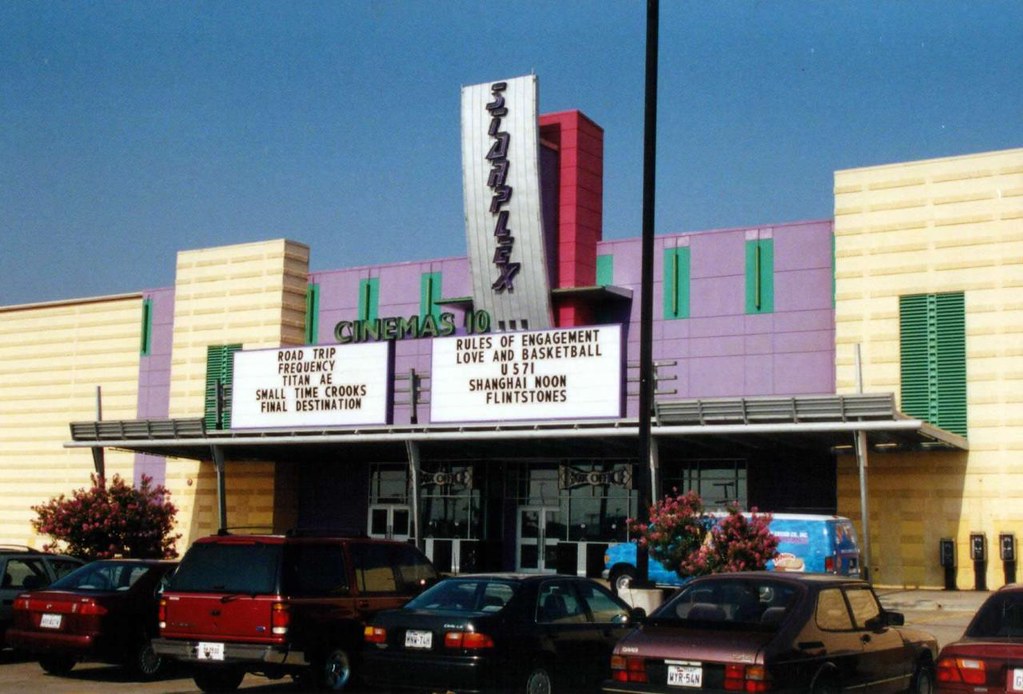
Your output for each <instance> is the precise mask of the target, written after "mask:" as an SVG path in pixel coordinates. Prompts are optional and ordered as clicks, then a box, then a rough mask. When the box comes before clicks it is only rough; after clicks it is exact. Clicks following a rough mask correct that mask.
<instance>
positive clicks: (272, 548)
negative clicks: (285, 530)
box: [169, 542, 282, 594]
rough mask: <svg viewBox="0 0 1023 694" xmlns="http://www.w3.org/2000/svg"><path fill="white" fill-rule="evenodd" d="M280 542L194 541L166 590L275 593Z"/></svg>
mask: <svg viewBox="0 0 1023 694" xmlns="http://www.w3.org/2000/svg"><path fill="white" fill-rule="evenodd" d="M281 548H282V545H281V544H279V543H274V544H265V543H262V542H255V543H252V544H227V543H219V542H208V543H206V542H204V543H199V544H194V545H192V547H191V548H190V549H189V550H188V551H187V552H186V553H185V556H184V558H182V560H181V565H180V566H178V570H177V571H176V572H175V573H174V577H173V578H172V579H171V583H170V588H169V590H180V591H190V592H197V593H200V592H211V593H251V594H267V593H276V592H277V572H278V568H279V567H280V563H281V562H280V559H281Z"/></svg>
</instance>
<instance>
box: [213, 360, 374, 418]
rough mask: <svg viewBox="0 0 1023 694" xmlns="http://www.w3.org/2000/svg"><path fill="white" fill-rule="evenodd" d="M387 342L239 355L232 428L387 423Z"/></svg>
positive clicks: (233, 396)
mask: <svg viewBox="0 0 1023 694" xmlns="http://www.w3.org/2000/svg"><path fill="white" fill-rule="evenodd" d="M389 355H390V351H389V345H388V343H386V342H375V343H367V344H358V345H306V346H302V347H287V348H282V349H267V350H252V351H242V352H235V354H234V378H233V386H232V393H231V428H232V429H255V428H258V429H268V428H280V427H312V426H348V425H357V424H358V425H365V424H386V423H387V399H388V389H389V384H390V380H391V379H390V368H389V364H390V358H389Z"/></svg>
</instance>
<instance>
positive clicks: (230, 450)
mask: <svg viewBox="0 0 1023 694" xmlns="http://www.w3.org/2000/svg"><path fill="white" fill-rule="evenodd" d="M651 429H652V435H653V436H654V437H655V439H657V440H658V442H659V443H664V444H669V445H670V444H671V443H672V442H680V441H713V442H715V443H717V444H721V445H727V446H731V447H736V448H743V447H750V448H758V447H760V446H762V445H767V444H770V445H774V446H778V445H781V446H792V447H795V448H800V449H809V450H813V451H815V452H818V453H831V454H844V453H852V443H853V435H854V434H855V433H856V432H858V431H863V432H865V433H866V435H867V440H868V443H869V445H870V447H871V449H872V450H874V451H877V452H895V451H932V450H966V449H967V448H968V444H967V441H966V439H965V438H964V437H961V436H958V435H956V434H953V433H951V432H948V431H944V430H942V429H939V428H937V427H934V426H933V425H930V424H928V423H927V422H924V421H922V420H920V419H915V418H912V417H907V416H906V415H903V414H902V413H900V412H898V410H897V409H896V408H895V398H894V396H893V395H891V394H862V395H860V394H856V395H825V396H795V397H788V398H773V397H763V398H718V399H696V400H678V401H673V402H659V403H657V404H656V406H655V419H654V422H653V426H652V427H651ZM638 432H639V427H638V422H637V420H636V419H629V418H625V419H615V420H579V421H557V422H552V421H544V422H510V423H488V424H472V425H423V426H378V427H365V428H345V429H289V430H228V431H212V430H207V429H206V427H205V424H204V421H203V420H202V419H201V418H192V419H144V420H101V421H92V422H73V423H72V424H71V441H70V442H68V443H66V444H65V446H66V447H67V448H98V447H101V448H116V449H122V450H127V451H135V452H139V453H149V454H153V455H163V456H171V457H176V458H187V459H193V460H209V459H210V458H211V450H212V447H214V446H216V447H218V448H219V450H221V451H222V452H223V455H224V456H225V458H226V459H230V460H288V459H296V458H308V457H324V456H326V457H327V459H329V457H337V456H338V454H339V452H341V451H343V452H344V459H345V460H352V459H359V460H364V461H372V460H388V459H390V460H394V461H400V460H403V459H404V458H405V455H406V454H405V445H406V443H407V442H414V443H417V444H418V445H419V446H420V447H421V448H422V450H423V455H424V457H428V456H430V454H431V453H435V454H436V455H438V456H444V457H447V458H481V457H482V458H495V459H496V458H515V457H520V456H521V457H530V458H536V457H537V456H538V455H542V456H550V457H603V458H607V457H623V458H634V457H635V456H636V454H637V451H638V448H637V446H636V438H637V437H638ZM498 444H499V447H498Z"/></svg>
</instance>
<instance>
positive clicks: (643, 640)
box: [615, 624, 776, 663]
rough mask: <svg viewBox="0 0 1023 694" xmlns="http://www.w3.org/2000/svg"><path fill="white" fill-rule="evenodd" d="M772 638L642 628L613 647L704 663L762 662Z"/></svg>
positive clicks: (762, 634) (769, 635) (754, 634)
mask: <svg viewBox="0 0 1023 694" xmlns="http://www.w3.org/2000/svg"><path fill="white" fill-rule="evenodd" d="M775 635H776V634H775V632H756V631H752V632H751V631H725V630H708V629H691V628H689V629H687V628H680V627H678V626H658V625H656V624H645V625H643V627H642V628H640V629H638V630H636V631H634V632H632V633H631V634H629V635H628V636H626V637H625V638H624V639H622V640H621V641H620V642H619V643H618V645H617V646H616V647H615V653H617V654H621V655H626V656H627V655H637V656H641V657H643V658H662V659H671V658H681V659H686V660H688V659H692V660H699V661H703V662H708V661H711V662H714V661H716V662H745V663H752V662H762V661H763V656H762V655H761V651H762V650H763V648H764V647H765V646H766V645H767V644H768V643H769V642H770V641H771V639H772V638H774V637H775Z"/></svg>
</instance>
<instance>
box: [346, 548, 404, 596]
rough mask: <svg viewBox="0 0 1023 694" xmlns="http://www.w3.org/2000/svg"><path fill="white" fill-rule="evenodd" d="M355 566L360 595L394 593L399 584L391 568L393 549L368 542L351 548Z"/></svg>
mask: <svg viewBox="0 0 1023 694" xmlns="http://www.w3.org/2000/svg"><path fill="white" fill-rule="evenodd" d="M349 550H350V551H351V553H352V562H353V563H354V564H355V583H356V585H358V586H359V592H360V593H394V592H396V591H397V589H398V583H397V581H396V580H395V577H394V569H393V568H391V561H390V559H391V548H390V546H389V545H378V544H372V543H366V542H359V543H352V544H351V545H350V546H349Z"/></svg>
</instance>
